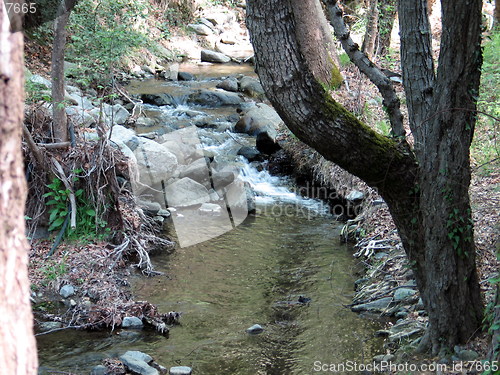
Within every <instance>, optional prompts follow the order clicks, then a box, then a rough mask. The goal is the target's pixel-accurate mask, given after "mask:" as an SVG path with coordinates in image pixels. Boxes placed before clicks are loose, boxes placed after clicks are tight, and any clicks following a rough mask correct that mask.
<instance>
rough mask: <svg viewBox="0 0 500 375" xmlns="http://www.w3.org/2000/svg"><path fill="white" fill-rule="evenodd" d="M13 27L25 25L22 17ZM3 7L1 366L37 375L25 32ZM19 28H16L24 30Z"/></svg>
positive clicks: (0, 44)
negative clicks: (25, 148)
mask: <svg viewBox="0 0 500 375" xmlns="http://www.w3.org/2000/svg"><path fill="white" fill-rule="evenodd" d="M11 20H12V23H13V24H16V23H20V19H19V18H18V16H17V15H15V14H13V15H12V16H11ZM10 26H11V25H10V22H9V19H8V17H7V12H6V8H5V4H4V3H3V2H2V3H1V4H0V363H1V364H2V371H3V372H4V373H5V374H15V375H34V374H36V373H37V354H36V343H35V339H34V336H33V316H32V313H31V305H30V299H29V293H30V287H29V285H30V284H29V280H28V256H27V249H28V243H27V241H26V237H25V225H24V206H25V199H26V182H25V178H24V171H23V165H22V160H23V156H22V152H21V134H22V119H23V113H24V103H23V99H24V98H23V86H24V77H23V34H22V33H21V32H14V33H12V32H11V31H10V30H11V28H10ZM18 26H19V25H13V27H12V30H19V29H20V27H18Z"/></svg>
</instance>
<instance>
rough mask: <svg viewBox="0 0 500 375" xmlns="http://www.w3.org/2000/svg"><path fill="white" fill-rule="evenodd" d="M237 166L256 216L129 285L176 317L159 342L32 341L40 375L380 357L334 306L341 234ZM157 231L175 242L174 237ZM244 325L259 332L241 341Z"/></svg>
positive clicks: (316, 205) (222, 149) (375, 345)
mask: <svg viewBox="0 0 500 375" xmlns="http://www.w3.org/2000/svg"><path fill="white" fill-rule="evenodd" d="M217 74H220V72H217ZM149 84H151V83H149ZM198 84H200V83H198ZM201 85H203V83H201ZM169 89H171V88H169ZM173 90H174V92H177V93H178V92H179V90H181V91H182V90H183V88H181V89H173ZM177 109H178V108H177ZM156 110H161V109H156ZM172 110H173V109H172V108H169V109H163V110H162V111H163V112H165V111H172ZM196 110H200V111H202V112H204V113H206V112H209V111H208V110H207V109H199V108H198V109H196ZM223 111H226V112H227V111H228V109H227V108H226V109H223ZM212 114H213V113H212ZM215 115H217V114H215ZM218 115H220V113H219V114H218ZM196 116H197V115H195V116H192V117H191V120H189V119H188V120H186V119H184V120H186V121H188V122H189V121H192V118H193V117H194V118H196ZM200 116H201V115H200ZM210 132H212V134H210ZM200 139H202V141H203V143H204V147H205V150H211V151H214V152H215V153H216V155H223V154H225V153H227V152H228V150H230V149H232V148H234V142H236V143H241V142H247V143H249V142H250V143H251V142H252V140H251V139H249V138H248V137H247V138H245V137H239V136H238V138H237V139H235V136H234V135H231V134H228V133H227V132H224V131H218V132H217V131H215V132H214V131H211V130H203V131H200ZM233 141H234V142H233ZM235 165H238V166H239V167H240V169H241V172H240V173H241V178H242V179H243V180H245V181H246V182H247V183H249V184H250V185H251V187H252V189H253V190H254V191H255V192H256V194H257V199H256V202H257V212H256V213H255V215H250V216H249V217H248V218H247V219H246V220H245V221H244V222H243V223H242V224H241V225H239V226H237V227H236V228H235V229H233V230H231V231H229V232H226V233H224V234H222V235H220V236H218V237H216V238H213V239H211V240H209V241H206V242H202V243H199V244H197V245H193V246H190V247H185V248H178V249H177V250H176V251H175V252H174V253H173V254H172V255H169V256H167V255H160V256H157V257H154V258H153V262H154V264H155V267H156V269H157V270H159V271H163V272H164V275H163V276H158V277H154V278H144V277H141V276H139V275H137V276H135V277H134V278H133V280H131V282H132V292H133V295H134V298H135V299H136V300H147V301H149V302H151V303H153V304H156V305H157V306H158V308H159V310H160V311H161V312H168V311H177V312H182V318H181V325H179V326H175V327H173V328H172V329H171V331H170V336H169V338H166V337H163V336H161V335H158V334H155V333H153V332H149V331H146V330H144V331H143V330H118V331H116V332H114V333H112V334H110V333H88V332H68V331H64V332H59V333H54V334H50V335H46V336H40V337H39V338H38V345H39V353H40V363H41V366H42V367H41V373H50V372H49V370H50V369H57V370H61V371H73V372H75V373H78V374H86V373H88V372H89V371H90V369H91V368H92V367H93V366H95V365H97V364H99V362H100V361H101V360H102V359H103V358H107V357H117V356H119V355H121V354H123V353H124V352H125V351H126V350H140V351H143V352H146V353H148V354H150V355H151V356H152V357H153V358H155V360H156V361H157V362H158V363H160V364H162V365H164V366H166V367H170V366H175V365H184V366H190V367H192V368H193V373H194V374H204V375H212V374H213V375H216V374H217V375H219V374H227V375H231V374H234V375H236V374H241V375H243V374H245V375H246V374H248V375H255V374H277V375H288V374H312V373H314V372H315V371H314V370H315V369H317V366H318V364H319V363H321V364H341V363H345V362H346V361H356V362H358V363H362V362H365V363H366V362H368V360H369V359H371V358H372V356H373V355H375V354H377V352H378V351H380V342H379V341H378V340H376V339H374V338H373V332H374V331H375V330H376V329H378V328H379V327H378V324H377V323H374V322H373V321H370V320H366V319H363V318H361V317H360V316H358V315H356V314H354V313H352V312H351V311H350V310H349V309H348V308H346V307H344V305H347V304H349V303H350V301H351V297H352V293H353V284H354V280H355V276H353V275H354V273H355V271H356V264H355V261H354V260H353V257H352V250H351V249H350V247H348V246H346V245H342V244H340V242H339V239H338V234H339V223H338V222H336V221H335V220H334V218H333V217H332V216H331V215H330V214H329V213H328V209H327V208H326V207H325V206H324V205H323V204H322V203H321V202H319V201H316V200H311V199H305V198H302V197H300V196H297V195H296V194H295V193H294V191H293V185H292V184H291V182H290V181H288V180H286V179H282V178H278V177H272V176H270V175H269V174H268V173H267V172H265V171H260V172H259V171H257V169H256V168H255V167H253V166H251V165H249V164H248V163H245V162H244V161H243V159H241V158H240V157H238V158H236V159H235ZM167 231H169V233H168V234H169V235H170V236H171V237H174V238H175V231H174V230H173V228H172V227H169V228H168V229H167ZM254 324H259V325H261V326H262V327H263V328H264V331H263V332H262V333H261V334H258V335H250V334H248V333H246V329H247V328H249V327H250V326H252V325H254Z"/></svg>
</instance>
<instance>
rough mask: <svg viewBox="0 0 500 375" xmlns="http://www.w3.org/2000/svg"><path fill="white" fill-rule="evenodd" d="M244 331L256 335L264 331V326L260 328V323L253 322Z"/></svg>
mask: <svg viewBox="0 0 500 375" xmlns="http://www.w3.org/2000/svg"><path fill="white" fill-rule="evenodd" d="M246 332H247V333H248V334H250V335H258V334H259V333H262V332H264V328H262V326H261V325H260V324H254V325H253V326H251V327H250V328H247V329H246Z"/></svg>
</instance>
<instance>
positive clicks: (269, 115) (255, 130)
mask: <svg viewBox="0 0 500 375" xmlns="http://www.w3.org/2000/svg"><path fill="white" fill-rule="evenodd" d="M282 123H283V120H281V118H280V117H279V115H278V114H277V113H276V111H275V110H274V109H273V108H271V107H270V106H268V105H267V104H264V103H259V104H257V105H255V106H253V107H251V108H250V109H248V110H247V111H246V112H244V114H243V116H242V117H241V118H240V120H239V121H238V122H237V123H236V125H235V127H234V131H235V132H236V133H246V134H249V135H259V134H260V133H264V132H266V133H267V134H268V135H269V137H270V138H271V139H273V140H275V139H276V136H277V133H278V128H279V126H280V125H281V124H282Z"/></svg>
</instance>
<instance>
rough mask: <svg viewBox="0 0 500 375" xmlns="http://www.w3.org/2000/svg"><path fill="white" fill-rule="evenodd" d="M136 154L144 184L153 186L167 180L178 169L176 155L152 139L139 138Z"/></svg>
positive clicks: (141, 180) (140, 178) (141, 179)
mask: <svg viewBox="0 0 500 375" xmlns="http://www.w3.org/2000/svg"><path fill="white" fill-rule="evenodd" d="M134 154H135V157H136V158H137V165H138V167H139V180H140V182H141V183H142V184H143V185H146V186H151V187H152V186H156V185H157V184H160V183H161V181H167V180H168V179H169V178H171V177H172V176H173V174H174V172H175V170H176V169H177V165H178V163H177V158H176V156H175V155H174V154H172V153H171V152H170V151H169V150H168V149H167V148H165V147H163V146H162V145H161V144H159V143H156V142H155V141H152V140H150V139H146V138H139V147H137V149H136V150H134Z"/></svg>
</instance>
